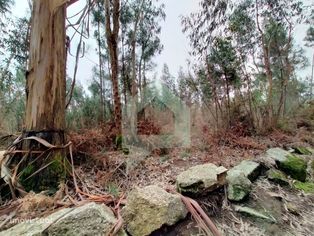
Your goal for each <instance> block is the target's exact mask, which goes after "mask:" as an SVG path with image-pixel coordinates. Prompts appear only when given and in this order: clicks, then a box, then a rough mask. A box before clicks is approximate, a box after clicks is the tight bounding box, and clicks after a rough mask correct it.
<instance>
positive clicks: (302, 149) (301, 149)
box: [294, 147, 312, 155]
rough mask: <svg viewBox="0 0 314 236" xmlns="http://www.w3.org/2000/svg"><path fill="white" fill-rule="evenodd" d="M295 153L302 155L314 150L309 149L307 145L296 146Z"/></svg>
mask: <svg viewBox="0 0 314 236" xmlns="http://www.w3.org/2000/svg"><path fill="white" fill-rule="evenodd" d="M294 151H295V153H297V154H301V155H311V154H312V152H311V151H310V150H309V149H307V148H306V147H295V148H294Z"/></svg>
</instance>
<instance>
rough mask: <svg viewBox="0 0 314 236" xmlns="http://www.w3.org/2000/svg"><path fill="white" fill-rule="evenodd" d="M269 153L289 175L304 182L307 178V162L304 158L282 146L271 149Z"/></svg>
mask: <svg viewBox="0 0 314 236" xmlns="http://www.w3.org/2000/svg"><path fill="white" fill-rule="evenodd" d="M267 155H268V156H270V157H271V158H273V159H274V160H275V161H276V164H277V166H278V168H279V169H280V170H282V171H283V172H285V173H286V174H287V175H290V176H291V177H292V178H294V179H296V180H300V181H302V182H304V181H305V180H306V169H307V163H306V161H305V160H304V159H302V158H300V157H298V156H296V155H293V154H292V153H290V152H287V151H285V150H283V149H281V148H272V149H269V150H268V151H267Z"/></svg>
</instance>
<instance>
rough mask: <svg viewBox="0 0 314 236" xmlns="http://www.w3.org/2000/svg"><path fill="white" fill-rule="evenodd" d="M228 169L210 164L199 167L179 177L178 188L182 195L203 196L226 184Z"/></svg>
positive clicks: (190, 169) (192, 168) (194, 167)
mask: <svg viewBox="0 0 314 236" xmlns="http://www.w3.org/2000/svg"><path fill="white" fill-rule="evenodd" d="M226 173H227V169H226V168H224V167H222V166H220V167H217V166H216V165H214V164H211V163H208V164H204V165H197V166H193V167H191V168H189V169H188V170H186V171H184V172H182V173H181V174H179V175H178V177H177V188H178V191H179V192H181V193H182V194H185V193H186V194H203V193H207V192H210V191H213V190H215V189H217V188H219V187H221V186H223V185H224V184H225V182H226Z"/></svg>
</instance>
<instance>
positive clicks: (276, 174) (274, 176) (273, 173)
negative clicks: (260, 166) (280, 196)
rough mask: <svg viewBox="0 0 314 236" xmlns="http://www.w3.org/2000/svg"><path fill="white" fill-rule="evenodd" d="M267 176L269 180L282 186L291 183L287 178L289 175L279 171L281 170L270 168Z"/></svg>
mask: <svg viewBox="0 0 314 236" xmlns="http://www.w3.org/2000/svg"><path fill="white" fill-rule="evenodd" d="M267 177H268V179H269V180H271V181H273V182H275V183H277V184H279V185H281V186H286V185H289V181H288V179H287V176H286V175H285V174H284V173H283V172H281V171H279V170H273V169H272V170H269V171H267Z"/></svg>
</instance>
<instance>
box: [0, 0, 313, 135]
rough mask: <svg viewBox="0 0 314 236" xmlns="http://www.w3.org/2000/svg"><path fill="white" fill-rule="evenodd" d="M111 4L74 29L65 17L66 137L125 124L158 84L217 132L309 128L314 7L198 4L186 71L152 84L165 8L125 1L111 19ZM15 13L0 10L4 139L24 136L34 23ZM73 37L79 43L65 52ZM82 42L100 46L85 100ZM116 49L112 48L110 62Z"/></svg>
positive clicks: (189, 27)
mask: <svg viewBox="0 0 314 236" xmlns="http://www.w3.org/2000/svg"><path fill="white" fill-rule="evenodd" d="M114 2H115V1H113V2H110V3H109V5H110V6H109V5H108V6H107V7H108V9H110V12H106V9H107V8H106V5H105V4H108V3H106V1H87V5H86V7H85V8H84V9H83V10H82V12H80V13H78V16H79V19H78V20H77V22H74V23H70V22H72V21H70V20H71V16H69V17H68V21H67V26H66V27H67V29H70V28H71V29H72V32H74V34H73V35H68V36H67V37H68V38H67V42H66V43H65V44H66V46H67V47H68V48H67V49H68V55H67V57H68V60H69V58H70V57H71V60H75V62H76V66H75V69H74V74H69V72H68V74H67V81H66V87H67V93H66V94H67V105H66V124H67V128H68V130H80V129H89V128H92V127H97V126H99V125H104V124H105V123H108V122H110V121H116V120H117V119H118V120H119V119H121V116H120V115H118V113H121V109H122V107H124V105H126V104H127V103H128V102H129V101H128V95H129V94H131V95H140V96H144V95H143V93H144V92H143V89H144V88H145V87H149V90H150V92H151V93H152V94H153V93H158V92H160V91H158V86H157V88H156V86H155V83H156V81H161V82H163V83H164V84H166V86H167V87H168V88H169V89H170V90H171V91H172V92H173V94H174V95H176V96H178V97H180V98H181V99H182V100H183V101H185V103H186V104H187V105H188V106H189V107H190V108H191V111H192V114H194V115H193V116H192V123H193V122H194V123H197V124H202V125H203V126H206V127H209V128H210V129H211V130H212V131H213V132H218V131H219V132H220V131H229V130H232V129H234V130H236V131H237V132H240V133H241V132H242V133H245V135H249V134H256V133H265V132H267V131H269V130H272V129H276V128H279V129H282V130H285V131H288V132H292V131H293V130H294V129H295V128H297V127H298V126H306V127H310V126H313V114H314V112H313V102H311V100H312V99H313V72H312V74H310V75H307V76H304V77H301V76H300V74H299V73H298V71H299V70H300V69H302V68H305V67H312V68H313V59H312V58H306V57H305V56H304V55H305V54H304V50H313V45H314V44H313V42H314V29H313V21H314V15H313V14H314V11H313V8H312V6H310V5H306V4H304V3H303V2H302V1H296V0H294V1H285V0H282V1H271V0H267V1H266V0H265V1H264V0H263V1H259V0H257V1H252V0H244V1H237V2H235V1H201V2H200V10H199V11H198V12H193V13H191V14H190V15H187V16H182V19H181V20H182V30H183V32H184V33H185V35H186V36H187V37H188V39H189V41H190V44H191V53H190V55H191V57H190V58H188V59H189V62H190V63H189V66H188V68H181V69H180V71H178V72H177V76H174V75H173V74H171V73H170V71H169V68H168V66H167V65H166V64H165V65H164V66H163V70H162V75H161V76H160V78H157V77H156V74H155V73H154V70H155V69H156V64H155V63H154V58H155V57H156V55H158V54H160V53H161V51H162V50H163V45H162V42H161V40H160V34H161V33H162V28H161V22H162V21H163V20H164V19H165V17H166V15H165V6H164V5H163V4H160V3H159V2H158V1H152V0H147V1H145V0H134V1H125V2H124V1H122V2H121V5H120V7H121V11H120V12H119V16H118V18H117V19H114V18H115V15H114V14H113V12H114V10H115V9H114V7H115V5H114V4H115V3H114ZM13 4H14V2H13V1H1V2H0V26H1V28H0V31H1V34H0V35H1V36H0V37H1V40H0V42H1V43H0V56H1V64H0V78H1V79H0V116H1V119H0V130H1V133H3V134H8V133H14V132H17V131H21V130H23V128H24V114H25V97H26V96H25V74H26V73H27V71H28V68H27V63H28V54H29V52H28V51H29V39H30V19H31V17H30V14H29V16H25V17H23V18H16V17H14V14H13V13H12V12H11V9H12V5H13ZM29 4H30V7H31V2H29ZM106 13H107V14H106ZM78 16H77V17H78ZM108 21H111V25H109V26H108V25H107V23H108ZM112 22H114V23H112ZM113 24H115V26H114V25H113ZM301 24H302V25H306V26H307V27H308V30H307V35H306V37H305V38H304V41H305V42H306V43H307V47H306V48H302V47H300V46H299V45H298V44H297V43H296V41H295V36H296V35H295V29H296V27H297V26H298V25H301ZM108 27H109V28H108ZM110 27H117V30H116V31H115V29H110ZM73 29H74V30H73ZM114 34H115V35H114ZM73 38H76V41H78V42H79V43H78V44H74V43H71V42H72V41H73V42H74V40H73ZM88 38H93V39H95V40H96V42H97V53H98V55H99V57H98V59H99V60H98V63H97V65H95V67H94V70H93V81H92V83H91V84H90V85H89V87H88V91H86V90H85V89H84V88H83V86H82V85H81V84H80V83H79V82H78V81H77V79H76V78H77V67H78V66H84V65H80V64H79V60H80V58H82V57H84V55H85V53H86V52H87V50H92V49H88V48H87V46H86V45H87V43H86V42H87V40H88ZM113 38H114V40H112V39H113ZM113 41H114V42H113ZM112 47H117V52H118V55H116V58H113V57H112V55H111V50H112ZM312 71H313V69H312ZM71 73H72V72H71ZM164 94H165V93H164ZM140 96H139V97H140ZM138 102H139V103H140V102H141V99H139V100H138Z"/></svg>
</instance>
